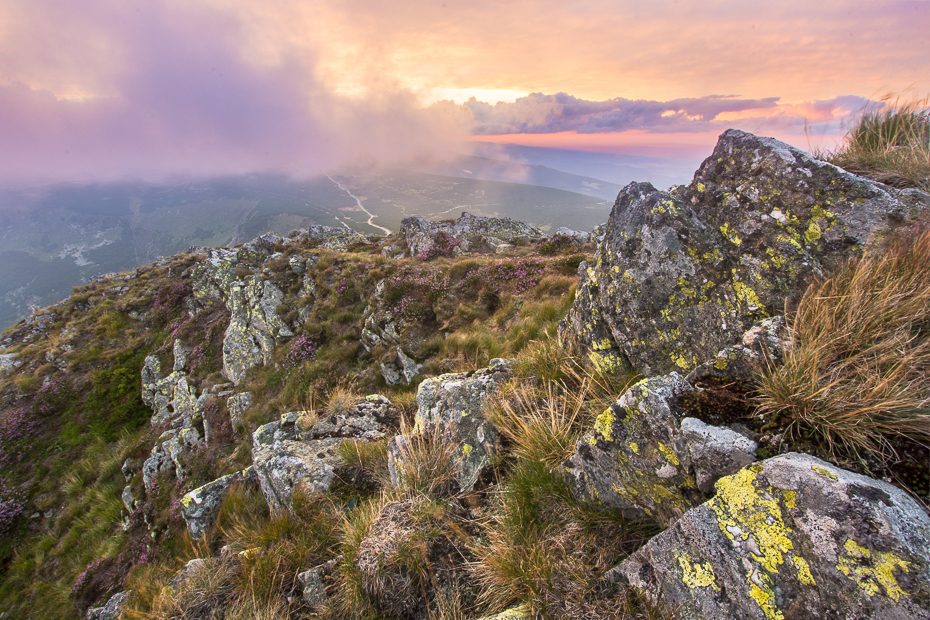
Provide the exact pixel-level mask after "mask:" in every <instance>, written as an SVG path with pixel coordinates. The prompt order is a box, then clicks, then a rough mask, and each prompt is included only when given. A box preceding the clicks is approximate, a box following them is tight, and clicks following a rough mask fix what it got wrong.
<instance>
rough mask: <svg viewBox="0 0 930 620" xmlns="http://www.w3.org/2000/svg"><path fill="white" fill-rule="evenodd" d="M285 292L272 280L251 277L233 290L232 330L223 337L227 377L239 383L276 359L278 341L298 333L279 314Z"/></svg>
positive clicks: (230, 293) (231, 289)
mask: <svg viewBox="0 0 930 620" xmlns="http://www.w3.org/2000/svg"><path fill="white" fill-rule="evenodd" d="M283 300H284V293H283V292H282V291H281V290H280V289H279V288H278V287H276V286H275V285H274V284H273V283H272V282H271V281H268V280H262V279H261V278H258V277H256V276H248V277H246V278H245V281H244V283H241V284H240V283H238V282H237V283H233V285H232V286H231V288H230V290H229V302H228V306H229V311H230V315H231V316H230V321H229V327H227V328H226V335H225V337H224V338H223V374H224V375H226V377H227V378H228V379H229V380H230V381H232V382H233V383H235V384H237V385H238V384H239V382H240V381H242V379H243V378H244V377H245V373H246V372H247V371H248V370H249V369H250V368H252V367H254V366H259V365H264V364H267V363H269V362H270V361H271V360H272V359H273V358H274V346H275V342H276V341H282V342H283V341H284V340H286V339H287V338H291V337H292V336H293V335H294V333H293V332H292V331H291V330H290V329H289V328H288V326H287V325H285V323H284V321H282V320H281V317H279V316H278V314H277V309H278V306H280V305H281V302H282V301H283Z"/></svg>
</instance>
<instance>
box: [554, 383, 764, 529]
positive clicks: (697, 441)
mask: <svg viewBox="0 0 930 620" xmlns="http://www.w3.org/2000/svg"><path fill="white" fill-rule="evenodd" d="M693 389H694V388H692V386H691V385H690V384H689V383H688V382H687V381H685V380H684V379H682V378H681V376H680V375H678V373H674V372H673V373H671V374H669V375H664V376H661V377H652V378H650V379H644V380H642V381H640V382H639V383H637V384H636V385H634V386H632V387H631V388H629V389H628V390H627V391H626V392H625V393H624V394H623V395H622V396H621V397H620V398H619V399H618V400H617V402H616V403H614V404H613V405H611V406H610V408H609V409H607V410H605V411H604V412H603V413H601V414H600V415H599V416H598V417H597V420H596V422H595V425H594V431H593V432H592V433H589V434H587V435H586V436H585V437H583V438H582V439H581V440H580V441H579V442H578V444H577V445H576V447H575V453H574V454H573V455H572V456H571V457H570V458H569V459H568V460H567V461H566V462H565V463H564V470H565V473H566V476H567V477H568V480H569V482H570V484H571V486H572V489H573V490H574V492H575V494H576V495H578V496H579V497H582V498H586V499H589V500H598V501H601V502H604V503H606V504H608V505H611V506H613V507H615V508H617V509H619V510H620V511H622V512H623V514H624V515H625V516H626V517H627V518H629V519H642V518H647V519H650V520H652V521H655V522H657V523H659V524H661V525H668V524H669V523H671V522H673V521H675V520H676V519H678V518H679V517H681V516H682V515H683V514H684V513H685V512H686V511H687V510H688V509H690V508H692V507H694V506H697V505H698V504H700V503H702V502H703V501H705V500H706V499H707V493H708V492H709V491H710V490H711V488H712V486H713V483H714V482H715V481H716V480H717V479H718V478H719V477H720V476H724V475H727V474H731V473H733V472H735V471H737V470H739V469H740V468H741V467H743V466H744V465H746V464H748V463H751V462H753V461H755V460H756V456H755V451H756V444H755V442H753V441H751V440H749V439H747V438H745V437H743V436H742V435H740V434H738V433H736V432H734V431H732V430H730V429H728V428H720V427H711V426H708V425H706V424H704V423H703V422H701V421H700V420H697V419H694V418H688V417H686V416H685V415H684V413H683V412H681V411H679V410H678V408H677V407H676V405H675V401H676V399H677V398H678V397H679V396H681V395H682V394H684V393H688V392H691V391H692V390H693Z"/></svg>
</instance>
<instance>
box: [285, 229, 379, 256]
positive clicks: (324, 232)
mask: <svg viewBox="0 0 930 620" xmlns="http://www.w3.org/2000/svg"><path fill="white" fill-rule="evenodd" d="M287 236H288V238H289V239H295V240H297V241H303V240H305V239H306V240H308V241H309V242H311V243H313V244H318V245H319V246H320V247H323V248H326V249H327V250H344V249H346V248H347V247H349V246H350V245H352V244H353V243H360V242H362V241H365V236H364V235H362V234H361V233H358V232H355V231H354V230H349V229H348V228H334V227H332V226H319V225H313V226H310V227H309V228H298V229H295V230H292V231H291V232H289V233H288V235H287Z"/></svg>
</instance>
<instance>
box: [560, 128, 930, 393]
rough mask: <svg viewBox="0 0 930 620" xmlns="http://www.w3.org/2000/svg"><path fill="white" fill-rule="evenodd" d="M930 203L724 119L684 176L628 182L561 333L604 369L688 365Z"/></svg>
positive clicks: (650, 370)
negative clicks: (663, 187) (675, 181)
mask: <svg viewBox="0 0 930 620" xmlns="http://www.w3.org/2000/svg"><path fill="white" fill-rule="evenodd" d="M928 208H930V196H927V195H926V194H923V193H921V192H918V191H916V190H897V189H893V188H890V187H886V186H884V185H882V184H880V183H875V182H872V181H869V180H866V179H864V178H862V177H858V176H855V175H853V174H850V173H848V172H845V171H843V170H841V169H839V168H837V167H836V166H833V165H831V164H828V163H826V162H824V161H822V160H819V159H817V158H814V157H811V156H810V155H808V154H806V153H804V152H802V151H799V150H798V149H795V148H793V147H791V146H788V145H787V144H784V143H782V142H778V141H777V140H772V139H769V138H759V137H756V136H753V135H751V134H747V133H744V132H742V131H736V130H729V131H727V132H725V133H724V134H723V135H722V136H721V137H720V140H719V142H718V143H717V146H716V148H715V150H714V153H713V154H712V155H711V156H710V157H709V158H708V159H706V160H705V161H704V163H703V164H702V165H701V167H700V169H699V170H698V171H697V173H696V174H695V176H694V180H693V181H692V182H691V183H690V184H689V185H688V186H685V187H678V188H674V189H673V190H672V191H670V192H663V191H659V190H657V189H655V188H654V187H653V186H652V185H650V184H648V183H631V184H630V185H628V186H627V187H626V188H624V190H623V191H622V192H621V193H620V195H619V196H618V197H617V201H616V203H615V204H614V207H613V210H612V211H611V214H610V218H609V220H608V223H607V225H606V230H605V235H604V237H603V239H602V240H601V241H600V243H599V244H598V248H597V253H596V255H595V258H594V262H593V263H592V264H587V263H582V266H581V267H580V268H579V286H578V293H577V296H576V299H575V304H574V306H573V308H572V310H571V312H570V313H569V315H568V317H567V318H566V319H565V321H564V322H563V323H562V325H561V332H562V334H563V335H569V334H570V335H573V336H575V337H577V338H578V339H579V340H580V341H581V343H582V344H584V345H585V346H586V347H587V349H588V351H589V355H590V359H591V361H592V362H593V363H594V364H595V365H597V366H599V367H601V368H602V369H605V370H608V371H609V370H619V369H622V368H625V367H628V366H629V365H632V366H633V367H635V368H636V370H638V371H639V372H641V373H643V374H644V375H657V374H667V373H669V372H671V371H673V370H674V371H678V372H681V371H690V370H692V369H693V368H694V367H695V366H696V365H697V364H699V363H700V362H701V361H703V360H706V359H710V358H711V357H712V356H713V355H714V354H715V353H716V352H717V351H719V350H720V349H722V348H724V347H726V346H728V345H730V344H731V343H733V342H737V341H738V339H739V336H740V335H741V334H742V333H743V331H744V330H746V329H747V328H748V327H749V326H750V325H751V324H752V323H753V322H755V321H758V320H760V319H763V318H766V317H768V316H770V315H774V314H777V313H781V312H782V311H783V309H784V306H785V302H786V300H787V301H788V303H789V304H790V303H793V302H795V301H797V299H798V298H799V296H800V295H801V294H802V293H803V291H804V289H805V288H806V286H807V284H808V283H809V282H810V280H811V278H812V277H814V276H817V275H821V274H823V273H825V272H826V271H828V270H829V269H830V268H832V267H833V266H834V265H836V264H837V263H838V262H840V261H843V260H845V259H846V258H848V257H849V256H851V255H853V254H854V253H855V252H857V251H861V250H863V249H864V248H867V247H871V246H874V245H875V244H877V243H878V242H879V241H881V240H882V239H883V238H885V237H886V236H887V234H888V233H889V232H890V231H892V230H894V229H895V228H897V227H900V226H902V225H906V224H908V223H913V222H914V221H916V220H917V219H918V218H919V217H920V215H921V214H922V213H924V212H925V211H927V209H928Z"/></svg>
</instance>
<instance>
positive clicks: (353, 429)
mask: <svg viewBox="0 0 930 620" xmlns="http://www.w3.org/2000/svg"><path fill="white" fill-rule="evenodd" d="M308 414H309V412H291V413H285V414H283V415H282V416H281V420H280V421H278V422H271V423H269V424H265V425H263V426H260V427H258V428H257V429H256V430H255V432H254V433H253V435H252V464H253V467H254V471H255V475H256V477H257V478H258V483H259V485H260V486H261V489H262V494H263V495H264V496H265V500H266V501H267V502H268V507H269V508H270V509H271V511H272V512H274V513H281V512H283V511H286V510H290V508H291V503H292V501H293V497H294V491H295V489H296V488H297V487H298V486H302V487H304V488H305V489H306V490H307V491H309V492H311V493H323V492H325V491H327V490H328V489H329V487H330V485H331V484H332V482H333V480H334V479H335V477H336V473H335V471H336V468H337V467H339V466H340V465H341V464H342V458H341V457H340V456H339V453H338V448H339V445H340V444H341V443H342V442H343V441H345V440H346V439H347V438H352V439H379V438H381V437H384V436H385V433H384V431H383V430H382V422H384V421H386V420H387V419H388V418H393V417H394V416H396V414H397V412H396V409H395V408H394V407H393V406H392V405H391V403H390V401H389V400H388V399H387V398H385V397H383V396H380V395H377V394H375V395H372V396H369V397H368V398H366V399H365V400H364V401H363V402H360V403H357V404H356V405H355V406H354V407H353V408H352V409H351V410H350V411H349V412H347V413H346V414H344V415H333V416H329V417H327V418H325V419H322V420H320V421H319V422H318V423H316V424H314V425H312V426H310V427H309V428H307V429H306V430H301V428H300V427H299V424H298V423H299V422H300V420H301V419H302V418H304V417H305V416H307V415H308Z"/></svg>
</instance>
